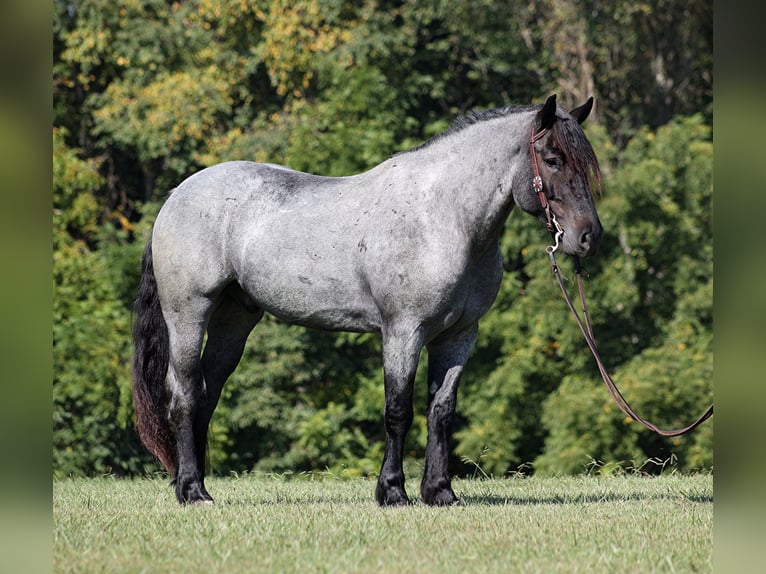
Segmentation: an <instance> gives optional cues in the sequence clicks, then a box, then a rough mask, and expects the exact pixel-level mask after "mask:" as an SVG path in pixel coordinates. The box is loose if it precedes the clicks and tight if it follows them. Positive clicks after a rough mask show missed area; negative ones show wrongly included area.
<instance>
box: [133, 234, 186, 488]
mask: <svg viewBox="0 0 766 574" xmlns="http://www.w3.org/2000/svg"><path fill="white" fill-rule="evenodd" d="M133 310H134V311H135V313H136V321H135V326H134V327H133V345H134V350H135V353H134V355H133V406H134V408H135V411H136V426H137V427H138V434H139V436H140V437H141V442H143V443H144V445H145V446H146V448H148V449H149V450H150V451H151V452H152V454H154V455H155V456H156V457H157V458H158V459H159V460H160V462H161V463H162V464H163V465H164V466H165V468H166V469H167V470H168V472H169V473H170V474H171V475H172V476H175V473H176V469H177V467H178V461H177V458H176V452H175V441H174V439H173V431H172V430H171V428H170V424H169V422H168V402H169V397H168V392H167V389H166V386H165V376H166V375H167V371H168V362H169V343H168V327H167V325H166V324H165V319H164V318H163V316H162V309H161V308H160V298H159V295H158V293H157V281H156V280H155V278H154V264H153V262H152V242H151V239H150V240H149V243H148V244H147V245H146V249H145V250H144V257H143V259H142V261H141V284H140V286H139V288H138V297H136V301H135V303H134V304H133Z"/></svg>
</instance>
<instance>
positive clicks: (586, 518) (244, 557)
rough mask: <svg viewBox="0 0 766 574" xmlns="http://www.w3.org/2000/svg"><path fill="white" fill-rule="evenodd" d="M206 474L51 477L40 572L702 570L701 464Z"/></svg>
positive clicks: (704, 498)
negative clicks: (429, 485)
mask: <svg viewBox="0 0 766 574" xmlns="http://www.w3.org/2000/svg"><path fill="white" fill-rule="evenodd" d="M206 483H207V486H208V490H210V492H211V494H212V495H213V497H214V498H216V505H215V506H211V507H181V506H179V505H177V503H176V502H175V499H174V497H173V493H172V490H171V489H170V488H169V487H168V482H167V480H165V479H140V480H123V479H114V478H101V479H68V480H62V481H56V482H54V484H53V520H54V536H53V557H54V572H78V573H81V572H185V573H187V572H188V573H192V572H200V573H203V572H204V573H213V572H280V573H290V572H300V573H301V574H304V573H311V572H328V573H329V572H344V573H345V572H360V573H361V572H384V573H385V572H394V573H396V574H406V573H409V572H412V573H427V572H439V573H450V572H455V573H465V572H525V573H528V572H545V573H549V572H566V573H570V572H571V573H576V572H588V573H597V572H609V573H612V572H625V571H628V572H630V571H633V572H712V562H713V560H712V546H713V544H712V537H713V477H712V475H710V474H701V475H692V476H680V475H672V474H671V475H663V476H659V477H654V478H647V477H641V476H640V475H623V476H581V477H564V478H538V477H531V478H521V477H518V478H508V479H502V480H455V481H454V488H455V491H456V492H457V494H458V496H461V497H462V499H463V501H464V503H465V504H464V505H463V506H456V507H450V508H431V507H428V506H425V505H423V504H422V503H420V502H416V503H415V504H413V505H412V506H410V507H408V508H397V509H380V508H378V506H377V505H376V504H375V502H374V488H375V483H374V481H372V480H364V479H355V480H339V479H335V478H332V477H324V478H316V477H314V478H312V479H293V480H286V479H284V478H280V477H275V476H260V475H244V476H240V477H231V478H210V479H208V480H207V481H206ZM407 488H408V492H409V493H410V494H411V495H413V496H414V495H416V494H417V492H418V483H417V482H416V481H408V483H407Z"/></svg>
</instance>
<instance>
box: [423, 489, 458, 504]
mask: <svg viewBox="0 0 766 574" xmlns="http://www.w3.org/2000/svg"><path fill="white" fill-rule="evenodd" d="M423 502H425V503H426V504H428V505H429V506H463V505H464V503H463V501H462V500H461V499H459V498H458V497H457V496H455V493H454V492H452V489H445V490H439V491H436V492H433V493H431V494H430V495H429V496H425V495H424V496H423Z"/></svg>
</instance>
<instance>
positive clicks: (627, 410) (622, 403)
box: [529, 128, 713, 437]
mask: <svg viewBox="0 0 766 574" xmlns="http://www.w3.org/2000/svg"><path fill="white" fill-rule="evenodd" d="M546 132H547V130H541V131H540V132H538V133H537V134H535V133H534V128H533V132H532V133H533V135H532V137H531V138H530V143H529V149H530V153H531V155H532V166H533V170H534V174H535V177H534V179H533V180H532V187H533V189H534V190H535V192H536V193H537V194H538V196H539V197H540V203H541V204H542V206H543V209H545V215H546V217H547V219H548V222H547V225H546V227H547V228H548V229H549V230H550V231H551V233H553V234H554V235H553V239H554V244H553V245H549V246H548V247H546V248H545V252H546V253H547V254H548V258H549V259H550V261H551V269H552V270H553V275H554V276H555V277H556V281H557V282H558V284H559V288H560V289H561V293H562V294H563V295H564V300H565V301H566V304H567V306H568V307H569V310H570V311H571V312H572V315H574V318H575V320H576V321H577V326H578V327H579V328H580V331H581V332H582V335H583V337H584V338H585V342H586V343H587V345H588V348H589V349H590V352H591V353H592V354H593V358H594V359H595V360H596V366H597V367H598V370H599V373H600V374H601V378H602V379H603V380H604V384H605V385H606V388H607V390H609V394H610V395H612V399H614V402H615V403H616V404H617V406H618V407H619V409H620V410H621V411H622V412H623V413H624V414H625V415H627V416H628V417H629V418H631V419H632V420H634V421H636V422H637V423H639V424H641V425H643V426H645V427H646V428H648V429H649V430H652V431H654V432H656V433H657V434H659V435H662V436H665V437H673V436H679V435H682V434H686V433H687V432H689V431H691V430H693V429H695V428H697V427H698V426H699V425H700V424H702V423H703V422H704V421H706V420H707V419H708V418H710V416H711V415H712V414H713V405H712V404H711V405H710V406H709V407H708V408H707V410H706V411H705V412H704V413H702V415H700V416H699V417H698V418H697V420H695V421H694V422H693V423H691V424H690V425H688V426H685V427H683V428H680V429H673V430H663V429H661V428H659V427H657V426H656V425H655V424H653V423H651V422H649V421H647V420H646V419H643V418H641V417H640V416H639V415H638V414H636V412H635V411H634V410H633V408H632V407H631V406H630V404H628V401H626V400H625V397H623V396H622V393H620V390H619V389H618V388H617V385H615V383H614V381H613V380H612V377H610V376H609V373H608V372H607V370H606V367H605V366H604V363H603V361H602V360H601V356H600V355H599V353H598V347H597V346H596V341H595V338H594V336H593V327H592V326H591V322H590V316H589V315H588V306H587V305H586V303H585V290H584V289H583V283H582V270H581V268H580V258H579V257H577V256H574V268H575V275H576V277H577V290H578V292H579V296H580V306H581V308H582V312H583V317H584V319H585V321H584V323H583V319H582V318H581V317H580V314H579V313H578V312H577V310H576V309H575V306H574V303H572V298H571V297H570V296H569V292H568V291H567V289H566V287H565V286H564V280H563V278H562V277H561V273H560V271H559V267H558V264H557V263H556V257H555V255H554V253H555V251H556V250H557V249H558V247H559V240H560V239H561V236H562V235H563V234H564V230H563V229H562V228H561V226H560V225H559V223H558V221H556V216H555V215H554V214H553V213H552V212H551V209H550V204H549V203H548V200H547V198H546V197H545V194H544V193H543V182H542V178H541V177H540V172H539V170H538V168H537V158H536V157H535V155H536V154H535V147H534V145H535V142H536V141H537V140H539V139H540V138H541V137H543V136H544V135H545V133H546Z"/></svg>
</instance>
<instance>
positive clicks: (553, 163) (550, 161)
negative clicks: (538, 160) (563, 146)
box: [543, 156, 561, 169]
mask: <svg viewBox="0 0 766 574" xmlns="http://www.w3.org/2000/svg"><path fill="white" fill-rule="evenodd" d="M543 161H544V162H545V164H546V165H547V166H548V167H553V168H556V169H558V168H560V167H561V160H560V159H559V158H557V157H555V156H553V157H546V158H545V159H544V160H543Z"/></svg>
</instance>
